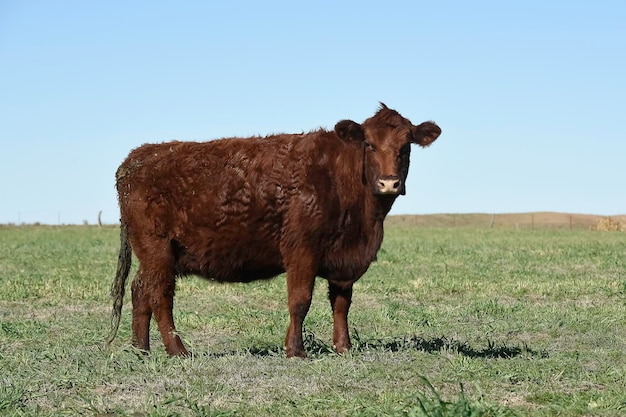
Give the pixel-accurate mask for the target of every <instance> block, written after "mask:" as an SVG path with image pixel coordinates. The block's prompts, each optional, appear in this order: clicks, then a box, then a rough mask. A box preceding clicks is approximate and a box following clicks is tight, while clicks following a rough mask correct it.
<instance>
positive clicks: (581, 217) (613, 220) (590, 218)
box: [385, 212, 626, 230]
mask: <svg viewBox="0 0 626 417" xmlns="http://www.w3.org/2000/svg"><path fill="white" fill-rule="evenodd" d="M385 224H386V225H389V226H421V227H477V228H490V227H494V228H514V229H515V228H516V229H572V230H591V229H595V228H599V229H601V230H602V228H603V227H605V225H607V226H608V225H610V226H611V227H612V226H615V225H617V226H618V227H620V226H621V227H622V230H624V228H626V215H623V214H622V215H615V216H599V215H594V214H574V213H553V212H535V213H505V214H486V213H469V214H419V215H395V216H389V217H387V219H386V220H385Z"/></svg>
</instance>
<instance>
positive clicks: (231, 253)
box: [108, 103, 441, 357]
mask: <svg viewBox="0 0 626 417" xmlns="http://www.w3.org/2000/svg"><path fill="white" fill-rule="evenodd" d="M440 133H441V129H440V128H439V127H438V126H437V125H436V124H434V123H432V122H424V123H422V124H420V125H418V126H414V125H412V124H411V122H410V121H409V120H407V119H405V118H404V117H402V116H401V115H400V114H398V113H397V112H396V111H395V110H391V109H389V108H388V107H387V106H385V105H384V104H382V103H381V106H380V108H379V110H378V112H377V113H376V114H375V115H374V116H373V117H371V118H369V119H367V120H366V121H365V122H364V123H363V124H362V125H359V124H358V123H355V122H353V121H351V120H342V121H340V122H339V123H337V124H336V125H335V129H334V131H326V130H322V129H320V130H317V131H313V132H310V133H306V134H294V135H290V134H281V135H273V136H267V137H253V138H248V139H241V138H231V139H221V140H215V141H211V142H200V143H197V142H168V143H161V144H154V145H152V144H146V145H142V146H140V147H139V148H137V149H135V150H133V151H132V152H131V153H130V155H129V156H128V158H126V160H125V161H124V162H123V163H122V165H121V166H120V167H119V169H118V170H117V174H116V179H117V191H118V196H119V204H120V211H121V219H120V220H121V233H120V236H121V248H120V254H119V260H118V269H117V275H116V278H115V281H114V283H113V286H112V296H113V298H114V305H113V317H112V328H111V334H110V336H109V339H108V343H109V344H110V343H111V342H112V341H113V339H114V338H115V335H116V333H117V329H118V327H119V322H120V315H121V309H122V300H123V297H124V288H125V283H126V279H127V277H128V274H129V270H130V262H131V247H132V251H134V252H135V255H136V256H137V259H138V260H139V270H138V272H137V275H136V277H135V279H134V281H133V283H132V302H133V319H132V330H133V345H134V346H136V347H137V348H139V349H141V350H144V351H148V350H149V349H150V345H149V335H148V332H149V325H150V319H151V317H152V316H154V318H155V320H156V322H157V324H158V328H159V331H160V333H161V337H162V339H163V343H164V344H165V349H166V350H167V353H168V354H170V355H182V356H186V355H188V352H187V349H186V348H185V346H184V345H183V343H182V342H181V340H180V338H179V336H178V335H177V333H176V328H175V326H174V319H173V316H172V306H173V300H174V291H175V282H176V278H177V277H179V276H184V275H189V274H195V275H199V276H202V277H205V278H208V279H212V280H217V281H220V282H249V281H253V280H260V279H268V278H271V277H274V276H276V275H278V274H280V273H282V272H287V290H288V305H289V315H290V319H291V321H290V323H289V329H288V331H287V337H286V340H285V345H286V350H287V356H288V357H293V356H300V357H304V356H306V354H305V351H304V346H303V343H302V322H303V320H304V318H305V316H306V314H307V312H308V310H309V306H310V304H311V297H312V293H313V285H314V282H315V277H316V276H320V277H323V278H325V279H326V280H328V287H329V291H328V294H329V299H330V304H331V307H332V311H333V323H334V327H333V329H334V331H333V345H334V347H335V349H336V351H337V352H339V353H343V352H345V351H347V350H348V349H350V347H351V344H350V337H349V335H348V309H349V308H350V303H351V299H352V285H353V284H354V282H355V281H357V280H358V279H359V278H360V277H361V276H362V275H363V274H364V273H365V271H366V270H367V268H368V267H369V265H370V263H371V262H372V261H374V260H375V259H376V253H377V252H378V249H379V248H380V245H381V242H382V240H383V220H384V218H385V216H386V215H387V213H388V212H389V210H390V209H391V206H392V204H393V202H394V201H395V199H396V197H397V196H398V195H400V194H404V193H405V180H406V177H407V174H408V169H409V153H410V144H411V143H416V144H419V145H421V146H428V145H430V144H431V143H432V142H433V141H434V140H435V139H437V137H438V136H439V134H440Z"/></svg>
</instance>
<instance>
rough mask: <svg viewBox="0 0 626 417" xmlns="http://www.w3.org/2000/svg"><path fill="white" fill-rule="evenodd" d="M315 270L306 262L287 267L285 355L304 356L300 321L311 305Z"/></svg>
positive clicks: (290, 356)
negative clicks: (287, 317)
mask: <svg viewBox="0 0 626 417" xmlns="http://www.w3.org/2000/svg"><path fill="white" fill-rule="evenodd" d="M314 285H315V271H314V269H313V268H312V267H311V266H310V265H308V264H306V263H300V264H299V265H298V266H297V267H293V268H288V269H287V298H288V304H289V318H290V321H289V330H288V331H287V337H286V338H285V349H286V350H287V357H288V358H292V357H300V358H305V357H306V352H305V351H304V342H303V341H302V323H303V322H304V318H305V317H306V315H307V313H308V312H309V307H311V299H312V298H313V287H314Z"/></svg>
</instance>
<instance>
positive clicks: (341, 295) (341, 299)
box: [328, 281, 352, 353]
mask: <svg viewBox="0 0 626 417" xmlns="http://www.w3.org/2000/svg"><path fill="white" fill-rule="evenodd" d="M328 299H329V300H330V305H331V307H332V309H333V347H334V348H335V350H336V351H337V353H344V352H346V351H348V350H350V348H351V347H352V344H351V343H350V335H349V333H348V311H349V310H350V304H351V303H352V283H350V284H334V283H332V282H330V281H329V282H328Z"/></svg>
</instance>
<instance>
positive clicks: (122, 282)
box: [106, 221, 133, 349]
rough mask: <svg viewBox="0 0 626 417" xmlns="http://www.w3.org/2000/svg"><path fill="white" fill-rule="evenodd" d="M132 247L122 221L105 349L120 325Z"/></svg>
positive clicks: (109, 344)
mask: <svg viewBox="0 0 626 417" xmlns="http://www.w3.org/2000/svg"><path fill="white" fill-rule="evenodd" d="M132 255H133V252H132V249H131V247H130V242H129V241H128V230H127V228H126V225H125V224H124V222H123V221H122V223H121V225H120V254H119V256H118V258H117V272H116V273H115V280H114V281H113V284H111V297H112V298H113V311H112V312H111V333H109V337H108V338H107V341H106V344H107V349H108V348H109V347H110V346H111V343H112V342H113V340H114V339H115V336H116V335H117V329H118V328H119V326H120V320H121V318H122V306H123V304H124V293H125V292H126V280H127V279H128V274H129V273H130V264H131V261H132Z"/></svg>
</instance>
